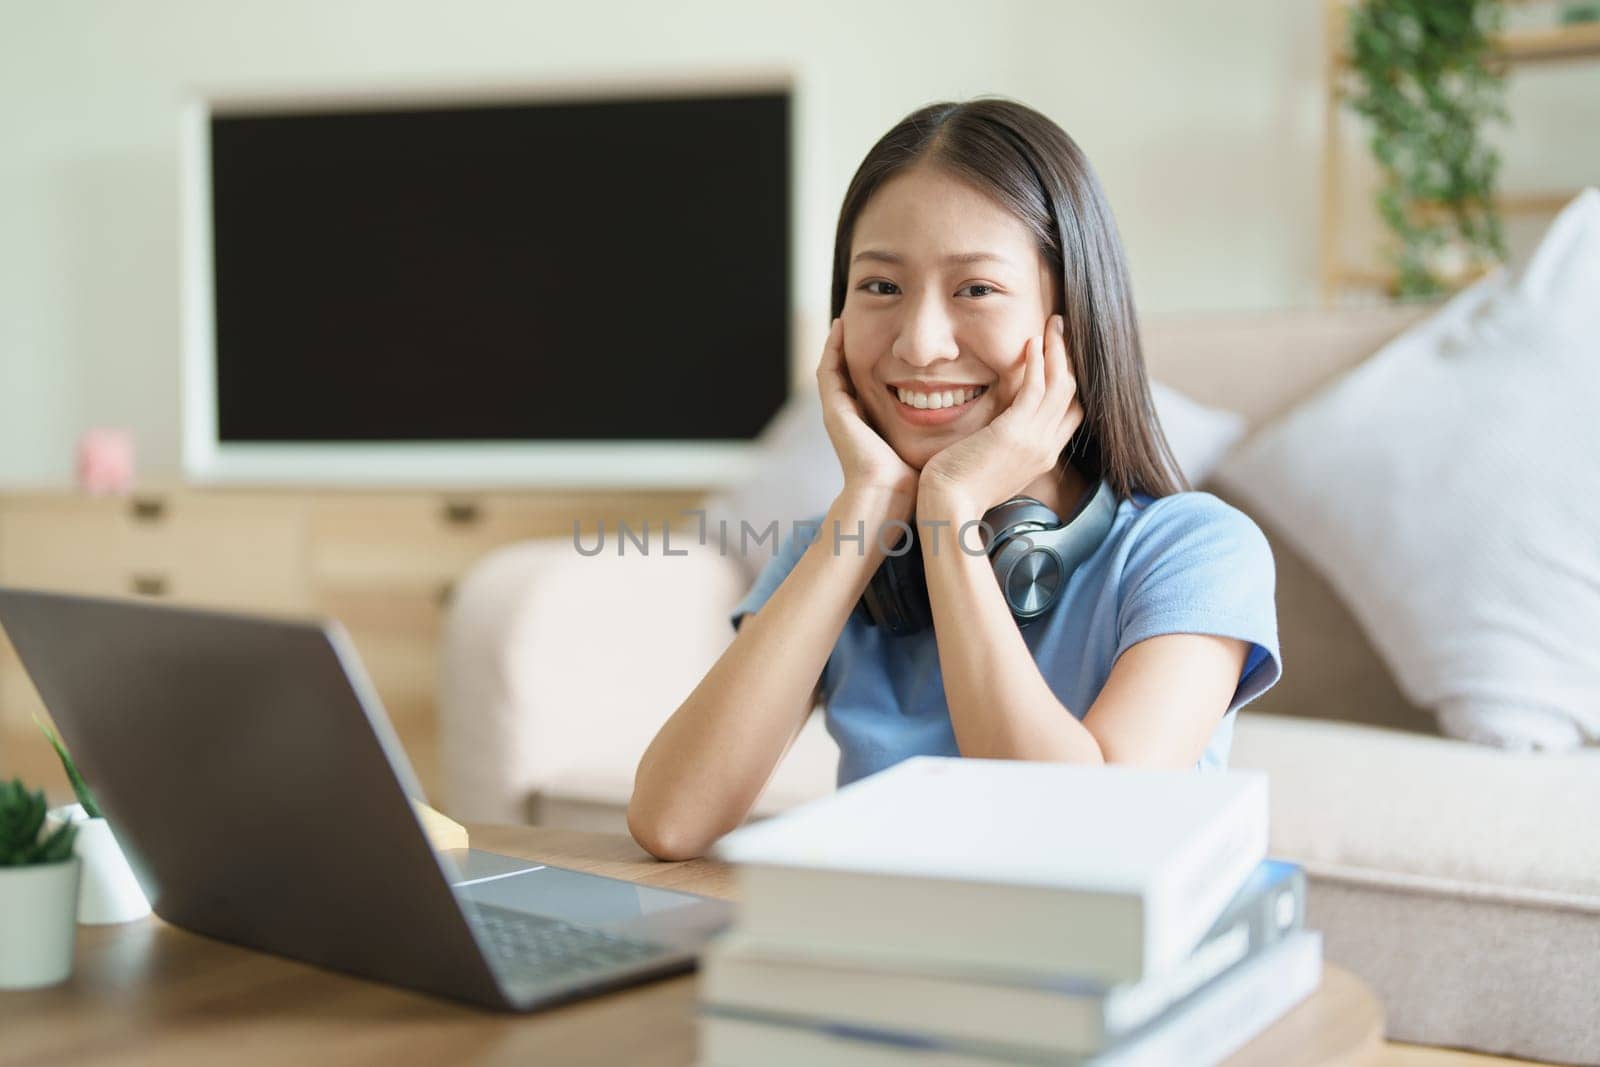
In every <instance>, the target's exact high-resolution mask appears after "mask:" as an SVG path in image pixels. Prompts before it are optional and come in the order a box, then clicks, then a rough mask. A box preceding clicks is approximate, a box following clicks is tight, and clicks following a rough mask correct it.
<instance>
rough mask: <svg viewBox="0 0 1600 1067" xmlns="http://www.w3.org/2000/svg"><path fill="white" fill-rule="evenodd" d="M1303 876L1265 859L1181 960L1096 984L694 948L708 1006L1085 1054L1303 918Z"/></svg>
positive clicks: (729, 939)
mask: <svg viewBox="0 0 1600 1067" xmlns="http://www.w3.org/2000/svg"><path fill="white" fill-rule="evenodd" d="M1304 900H1305V875H1304V872H1302V871H1301V870H1300V868H1299V867H1297V866H1295V865H1293V864H1289V863H1280V862H1275V861H1273V860H1267V861H1265V862H1264V863H1262V864H1261V865H1260V866H1259V867H1257V868H1256V871H1255V873H1254V874H1253V875H1252V876H1251V878H1250V881H1249V883H1247V884H1246V886H1245V888H1244V889H1243V890H1241V891H1240V893H1239V895H1238V896H1236V897H1235V898H1234V899H1233V901H1232V902H1231V903H1230V904H1229V905H1228V908H1227V910H1226V911H1224V912H1223V914H1222V916H1221V917H1220V918H1219V919H1218V920H1217V922H1216V924H1215V925H1213V926H1212V928H1211V930H1210V932H1209V933H1207V935H1206V937H1205V939H1204V940H1203V941H1202V942H1201V943H1200V947H1199V948H1197V949H1195V951H1194V952H1193V953H1192V954H1191V955H1190V956H1189V957H1188V958H1187V959H1186V960H1184V962H1183V964H1182V965H1181V966H1180V967H1178V968H1176V969H1174V970H1172V971H1168V972H1165V973H1163V974H1160V975H1155V976H1152V977H1150V978H1146V979H1144V980H1143V981H1141V982H1131V983H1125V984H1122V985H1115V986H1105V985H1101V984H1100V983H1098V982H1093V981H1088V980H1085V979H1081V978H1077V977H1075V976H1072V975H1056V976H1054V977H1050V978H1044V977H1034V976H1026V975H1016V974H1006V973H1000V972H989V971H961V972H952V971H948V970H942V969H931V968H926V967H924V968H916V969H913V968H906V967H900V968H897V969H890V968H886V967H882V966H874V964H873V963H872V961H870V960H863V959H860V958H850V959H846V958H843V957H838V956H823V957H815V956H796V955H784V954H782V953H778V952H772V951H769V950H767V949H766V948H765V946H763V945H761V944H760V943H758V942H752V941H751V940H750V939H749V938H748V937H747V936H745V935H744V933H743V932H742V931H739V930H734V931H733V932H731V933H729V934H726V935H724V936H722V937H720V938H718V939H717V940H715V941H713V942H712V943H711V944H710V945H709V946H708V947H707V949H706V951H705V952H704V953H703V954H702V955H701V958H700V982H699V998H700V1001H701V1004H702V1007H703V1008H704V1009H705V1010H708V1011H711V1012H719V1011H727V1012H729V1013H731V1014H733V1015H736V1016H737V1015H741V1014H746V1015H755V1016H760V1017H765V1018H767V1019H770V1020H771V1021H774V1022H785V1021H787V1022H792V1023H793V1024H794V1025H797V1026H808V1025H829V1024H832V1025H846V1026H859V1027H863V1028H866V1029H869V1030H873V1031H877V1032H882V1033H893V1034H899V1035H901V1036H907V1037H913V1038H932V1039H936V1040H949V1041H953V1042H957V1043H961V1042H966V1043H978V1044H982V1043H1000V1044H1007V1045H1025V1046H1030V1047H1034V1048H1038V1049H1043V1050H1049V1051H1053V1052H1060V1053H1074V1054H1078V1055H1089V1054H1092V1053H1095V1052H1098V1051H1100V1050H1101V1049H1103V1048H1106V1047H1107V1046H1109V1045H1112V1044H1114V1043H1116V1042H1117V1041H1119V1040H1122V1039H1123V1038H1125V1037H1127V1036H1128V1035H1130V1034H1131V1033H1133V1032H1134V1031H1135V1030H1138V1029H1140V1028H1142V1027H1144V1026H1146V1025H1148V1024H1149V1023H1151V1022H1152V1021H1153V1020H1155V1019H1156V1018H1157V1017H1159V1016H1160V1015H1161V1014H1162V1013H1164V1012H1167V1011H1177V1010H1180V1009H1179V1008H1178V1007H1176V1005H1179V1004H1180V1003H1181V1002H1183V1001H1184V1000H1186V999H1187V998H1188V997H1189V996H1191V995H1198V993H1197V991H1198V990H1200V989H1202V988H1204V987H1205V986H1206V985H1207V984H1208V983H1210V982H1212V981H1213V980H1215V979H1216V978H1217V977H1218V976H1219V975H1223V974H1225V973H1226V972H1228V971H1229V970H1231V969H1233V968H1236V967H1243V966H1244V965H1245V962H1246V961H1247V960H1248V959H1250V958H1253V957H1255V956H1257V955H1260V954H1261V953H1263V952H1265V951H1266V950H1267V949H1268V948H1269V947H1271V946H1272V945H1274V944H1276V943H1278V942H1279V941H1281V940H1283V939H1285V938H1287V937H1291V936H1293V934H1294V932H1295V931H1296V930H1299V929H1301V928H1302V923H1303V916H1304V914H1305V912H1304Z"/></svg>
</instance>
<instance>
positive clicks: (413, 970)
mask: <svg viewBox="0 0 1600 1067" xmlns="http://www.w3.org/2000/svg"><path fill="white" fill-rule="evenodd" d="M0 626H3V627H4V629H5V631H6V633H7V634H8V635H9V636H10V638H11V642H12V644H13V645H14V646H15V647H16V651H17V654H18V656H19V657H20V658H21V660H22V663H23V665H24V666H25V667H26V668H27V671H28V674H29V675H30V676H31V677H32V679H33V682H34V684H35V685H36V686H37V687H38V690H39V694H40V696H41V697H43V699H44V703H45V707H46V708H48V709H49V711H50V715H51V717H52V718H54V720H55V722H56V725H57V727H58V729H59V731H60V733H61V735H62V737H63V739H64V740H65V741H66V743H67V746H68V748H69V749H70V750H71V751H72V754H73V758H74V759H75V761H76V762H77V764H78V766H79V768H80V770H82V772H83V775H84V777H85V779H86V780H87V781H88V782H89V784H90V787H91V788H92V789H93V790H94V793H95V799H96V800H97V801H98V802H99V804H100V806H101V808H102V809H103V810H104V811H105V813H106V815H107V817H108V818H109V820H110V821H111V824H112V826H113V827H115V830H116V834H117V841H118V843H119V844H121V846H122V848H123V851H124V852H125V853H126V854H127V856H128V860H129V862H130V864H131V865H132V867H133V869H134V873H135V875H136V876H137V877H138V879H139V882H140V885H141V886H143V888H144V891H145V893H146V895H148V896H149V898H150V902H151V905H152V907H153V908H154V909H155V912H156V914H157V915H159V916H161V918H163V919H165V920H166V921H167V922H169V923H172V924H173V925H175V926H181V927H183V928H184V929H186V930H191V931H193V932H194V933H197V934H203V935H205V936H208V937H213V938H218V939H220V940H223V941H228V942H232V943H234V944H238V945H244V946H247V947H249V948H254V949H260V950H262V951H265V952H272V953H276V954H278V955H281V956H288V957H290V958H292V959H296V960H302V961H304V962H306V963H311V964H315V965H317V966H320V967H326V968H329V969H332V970H338V971H344V972H347V973H349V974H353V975H359V976H361V977H364V978H370V979H375V980H377V981H380V982H388V983H392V984H394V985H398V986H405V987H408V988H410V989H416V990H421V991H423V992H427V993H433V994H437V995H440V996H445V997H451V998H454V999H458V1000H463V1001H468V1002H471V1003H473V1004H478V1005H482V1006H485V1007H488V1008H495V1009H503V1010H511V1011H531V1010H534V1009H538V1008H544V1007H549V1006H552V1005H555V1004H558V1003H563V1002H566V1001H570V1000H574V999H577V998H579V997H584V996H589V995H592V994H595V993H599V992H603V991H606V990H610V989H614V988H618V987H621V986H625V985H630V984H632V983H636V982H641V981H644V980H647V979H650V978H655V977H658V976H663V975H668V974H674V973H679V972H682V971H686V970H689V969H691V968H692V967H693V966H694V964H695V960H696V957H697V952H698V950H699V949H700V948H701V947H702V946H703V945H704V944H705V942H706V941H707V940H709V939H710V938H711V937H713V936H714V935H715V934H717V933H719V932H720V931H722V930H723V929H725V928H726V927H727V926H728V925H729V924H730V923H731V921H732V917H733V914H732V906H731V905H729V904H728V903H727V902H725V901H719V900H713V899H711V898H708V897H702V896H697V895H694V894H690V893H681V892H674V891H670V890H666V889H656V888H653V887H648V886H641V885H635V884H633V883H631V882H625V881H621V880H619V879H615V878H605V877H601V876H599V875H594V874H587V873H584V872H580V871H575V870H568V869H564V868H561V867H555V866H550V865H545V864H539V863H531V862H528V861H526V860H521V859H516V858H514V857H510V856H502V855H498V854H495V853H492V852H484V851H480V850H477V849H460V850H452V851H449V852H441V851H437V850H435V849H434V848H433V847H432V845H431V844H430V843H429V841H428V839H427V836H426V835H425V834H424V832H423V829H422V826H421V824H420V822H419V821H418V817H417V815H416V813H415V810H414V809H413V807H412V805H411V798H416V799H418V800H422V799H423V794H422V790H421V788H420V787H419V785H418V784H417V781H416V777H415V776H414V775H413V773H412V770H411V766H410V764H409V762H408V761H407V760H406V757H405V754H404V752H403V751H402V750H401V748H400V744H399V741H398V739H397V738H396V736H395V733H394V730H393V728H392V727H391V726H390V724H389V720H388V717H387V715H386V714H385V713H384V711H383V708H382V707H381V706H380V704H379V702H378V699H377V696H376V695H375V694H374V692H373V689H372V685H371V683H370V682H369V681H368V679H367V677H366V674H365V671H364V670H363V668H362V666H361V664H360V662H359V660H358V658H357V656H356V654H355V651H354V648H353V647H352V645H351V643H350V640H349V637H348V636H347V635H346V633H345V631H344V629H343V627H341V626H340V625H339V624H338V623H337V622H333V621H299V620H280V619H269V618H259V617H251V616H246V615H239V614H231V613H221V612H213V611H201V610H194V609H189V608H178V607H171V606H167V605H161V604H153V603H149V602H145V601H130V600H107V599H98V598H91V597H80V596H68V595H62V594H55V593H41V592H28V591H22V590H15V589H4V588H0ZM583 713H584V709H582V708H573V709H572V714H574V715H581V714H583Z"/></svg>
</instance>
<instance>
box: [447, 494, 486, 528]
mask: <svg viewBox="0 0 1600 1067" xmlns="http://www.w3.org/2000/svg"><path fill="white" fill-rule="evenodd" d="M482 518H483V508H481V507H480V506H478V503H477V502H476V501H473V500H446V501H445V503H444V521H445V522H447V523H448V524H450V525H451V526H475V525H477V523H478V522H479V521H480V520H482Z"/></svg>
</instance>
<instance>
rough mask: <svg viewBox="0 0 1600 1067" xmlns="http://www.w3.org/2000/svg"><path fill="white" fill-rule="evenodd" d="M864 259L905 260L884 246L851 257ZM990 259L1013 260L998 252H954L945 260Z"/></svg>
mask: <svg viewBox="0 0 1600 1067" xmlns="http://www.w3.org/2000/svg"><path fill="white" fill-rule="evenodd" d="M864 259H866V260H873V261H875V262H878V263H895V264H899V263H904V262H905V259H904V257H902V256H901V255H900V254H899V253H898V252H890V251H888V250H887V249H882V248H866V249H862V250H861V251H860V252H857V253H856V254H855V255H854V256H852V257H851V259H850V262H851V263H859V262H861V261H862V260H864ZM989 260H992V261H994V262H996V263H1007V264H1009V263H1010V262H1011V261H1010V260H1009V259H1007V258H1006V257H1005V256H1002V255H1000V254H999V253H997V252H956V253H954V254H952V255H948V256H945V257H944V262H946V263H951V264H955V263H983V262H986V261H989Z"/></svg>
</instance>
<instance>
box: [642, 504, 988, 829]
mask: <svg viewBox="0 0 1600 1067" xmlns="http://www.w3.org/2000/svg"><path fill="white" fill-rule="evenodd" d="M909 510H910V505H909V503H908V502H907V500H906V499H905V496H904V494H897V493H893V492H890V491H888V490H877V489H846V490H845V492H844V493H842V494H840V496H839V497H838V499H836V500H835V501H834V502H833V506H832V507H831V508H829V509H828V514H827V516H826V517H825V518H824V519H823V522H822V527H821V529H820V530H819V531H818V532H817V537H816V539H815V540H814V541H813V542H812V543H811V545H810V546H809V547H808V548H807V549H806V550H805V553H804V555H802V556H801V557H800V561H799V562H798V563H796V564H795V567H794V570H792V571H790V572H789V575H788V577H787V578H786V579H785V580H784V582H783V584H781V585H780V586H778V588H777V590H776V591H774V592H773V594H772V596H771V598H770V599H768V600H767V602H766V603H765V604H764V605H763V606H762V607H761V610H759V611H757V612H756V613H755V614H753V615H747V616H745V618H744V620H743V622H741V623H740V625H739V632H738V634H737V635H736V636H735V637H734V639H733V643H732V644H730V645H729V646H728V647H727V649H726V650H725V651H724V652H723V653H722V656H721V658H719V659H718V660H717V662H716V663H715V664H713V665H712V667H711V669H710V670H709V671H707V672H706V676H705V678H704V679H703V680H702V681H701V682H700V684H699V685H698V686H696V687H695V689H694V691H693V692H692V693H690V694H689V696H688V697H687V699H685V700H684V702H683V704H682V705H681V706H680V707H679V708H678V710H677V711H675V712H674V713H673V714H672V717H671V718H669V719H668V720H667V721H666V723H665V724H664V725H663V726H662V727H661V730H660V732H659V733H657V734H656V737H655V740H653V741H652V742H651V743H650V747H649V748H647V749H646V750H645V753H644V757H643V758H642V759H641V760H640V761H639V769H638V772H637V774H636V775H635V777H634V786H633V797H632V799H631V800H630V801H629V802H628V829H629V831H630V832H631V833H632V834H633V837H634V840H636V841H638V842H639V844H640V845H641V846H642V847H643V848H644V849H645V850H646V851H648V852H650V853H651V854H652V855H654V856H656V857H658V858H660V859H664V860H680V859H689V858H691V857H694V856H699V855H702V854H703V853H704V852H705V851H706V849H708V848H709V847H710V846H711V844H712V842H714V841H715V840H716V839H717V838H719V837H721V836H722V835H723V834H725V833H727V832H728V831H730V830H732V829H733V828H734V827H736V826H738V825H739V824H740V823H741V822H743V821H744V819H745V816H747V815H748V814H749V812H750V808H751V807H752V806H753V805H754V804H755V802H756V799H757V797H759V796H760V794H761V790H762V789H763V788H765V786H766V784H767V782H768V781H769V780H770V779H771V777H772V773H773V771H774V770H776V769H777V766H778V761H779V760H781V759H782V758H783V755H784V753H785V752H786V751H788V748H789V745H790V744H791V743H792V742H793V741H794V738H795V736H796V735H797V734H799V732H800V728H801V727H802V726H803V725H805V721H806V716H807V715H808V714H809V713H810V711H811V708H812V704H813V701H814V699H815V693H816V686H817V683H818V679H819V678H820V677H821V675H822V668H823V666H824V665H825V664H826V663H827V661H828V656H829V654H830V653H831V652H832V651H833V646H834V644H835V643H836V642H837V641H838V639H839V634H840V632H841V631H842V630H843V629H844V624H845V621H846V619H847V618H848V616H849V614H850V612H851V610H852V609H853V608H854V607H855V605H856V602H857V601H858V600H859V599H860V598H861V593H862V591H863V590H864V589H866V587H867V582H868V581H869V580H870V579H871V577H872V575H873V573H874V572H875V571H876V570H877V569H878V565H879V564H880V563H882V562H883V560H884V556H885V553H884V551H883V549H882V548H881V547H880V546H879V545H878V543H877V541H878V537H877V532H878V530H879V528H880V526H881V524H883V523H885V522H887V521H888V520H889V519H891V518H902V517H904V516H905V515H906V514H907V513H908V512H909ZM836 524H837V525H836ZM836 530H837V531H838V533H839V536H840V538H854V536H855V534H856V533H857V531H858V530H860V531H861V532H862V533H863V534H864V537H863V539H862V541H859V542H858V541H855V540H841V541H839V542H838V543H837V544H838V548H837V551H836V550H835V547H836V541H835V531H836ZM991 583H992V579H991Z"/></svg>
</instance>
